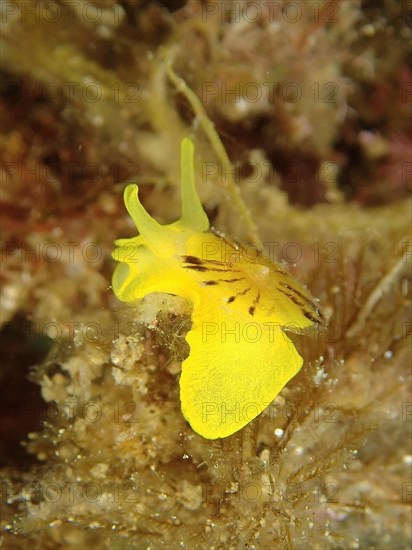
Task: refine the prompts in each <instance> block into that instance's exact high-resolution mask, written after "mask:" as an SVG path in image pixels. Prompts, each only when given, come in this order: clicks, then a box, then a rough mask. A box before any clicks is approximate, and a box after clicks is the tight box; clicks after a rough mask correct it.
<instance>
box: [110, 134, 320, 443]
mask: <svg viewBox="0 0 412 550" xmlns="http://www.w3.org/2000/svg"><path fill="white" fill-rule="evenodd" d="M125 204H126V207H127V209H128V212H129V214H130V215H131V217H132V218H133V221H134V222H135V224H136V227H137V228H138V230H139V233H140V234H139V235H138V236H137V237H134V238H132V239H120V240H118V241H116V247H117V248H116V250H115V251H114V253H113V257H114V258H115V259H116V260H117V261H119V262H120V263H119V265H118V266H117V267H116V270H115V272H114V274H113V290H114V292H115V294H116V295H117V297H118V298H119V299H120V300H123V301H125V302H136V301H137V300H139V299H141V298H143V297H144V296H145V295H146V294H148V293H150V292H167V293H170V294H176V295H179V296H182V297H185V298H187V299H188V300H190V301H191V302H192V303H193V314H192V327H191V330H190V331H189V332H188V334H187V336H186V339H187V342H188V343H189V346H190V354H189V356H188V358H187V359H186V360H185V361H184V362H183V364H182V374H181V378H180V399H181V404H182V413H183V415H184V417H185V418H186V420H188V422H189V423H190V425H191V426H192V428H193V429H194V430H195V431H196V432H197V433H199V434H200V435H202V436H203V437H205V438H208V439H216V438H218V437H226V436H228V435H231V434H233V433H234V432H236V431H238V430H240V429H241V428H242V427H243V426H245V425H246V424H247V423H249V422H250V421H251V420H253V418H255V417H256V416H257V415H258V414H260V413H261V412H262V411H263V410H264V409H265V408H266V407H267V406H268V405H269V404H270V403H271V401H273V399H274V398H275V397H276V396H277V395H278V393H279V392H280V391H281V390H282V388H283V387H284V386H285V384H286V383H287V382H288V381H289V380H290V379H291V378H292V377H293V376H294V375H295V374H296V373H297V372H298V371H299V369H300V368H301V366H302V358H301V356H300V355H299V354H298V352H297V351H296V349H295V346H294V345H293V343H292V342H291V340H290V339H289V338H288V336H287V335H286V333H285V329H287V330H290V331H299V330H301V329H304V328H306V327H309V326H311V325H313V324H314V323H318V322H321V316H320V312H319V310H318V308H317V307H316V305H315V304H314V303H313V300H312V299H311V297H310V296H309V295H308V293H307V292H306V291H305V290H304V289H303V288H302V287H301V286H300V285H299V284H298V283H297V282H296V281H295V280H294V279H293V278H292V277H291V276H290V275H288V274H287V273H285V272H284V271H283V270H282V269H281V268H280V267H279V266H278V265H277V264H274V263H273V262H270V261H269V260H267V259H265V258H262V257H259V254H258V253H256V254H254V253H253V252H254V251H253V249H252V250H250V249H249V248H248V249H245V248H242V247H239V246H238V245H235V244H234V243H232V242H229V241H227V240H226V239H225V238H222V237H220V236H218V235H216V234H215V233H212V232H210V231H208V230H209V221H208V218H207V216H206V213H205V212H204V210H203V208H202V205H201V203H200V199H199V197H198V195H197V193H196V188H195V182H194V172H193V144H192V142H191V141H190V140H189V139H184V140H183V141H182V215H181V218H180V220H178V221H177V222H174V223H172V224H169V225H163V226H162V225H160V224H158V223H157V222H156V221H155V220H154V219H153V218H151V217H150V215H149V214H148V213H147V212H146V211H145V210H144V208H143V206H142V205H141V204H140V202H139V199H138V188H137V186H136V185H129V186H128V187H127V188H126V190H125Z"/></svg>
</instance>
